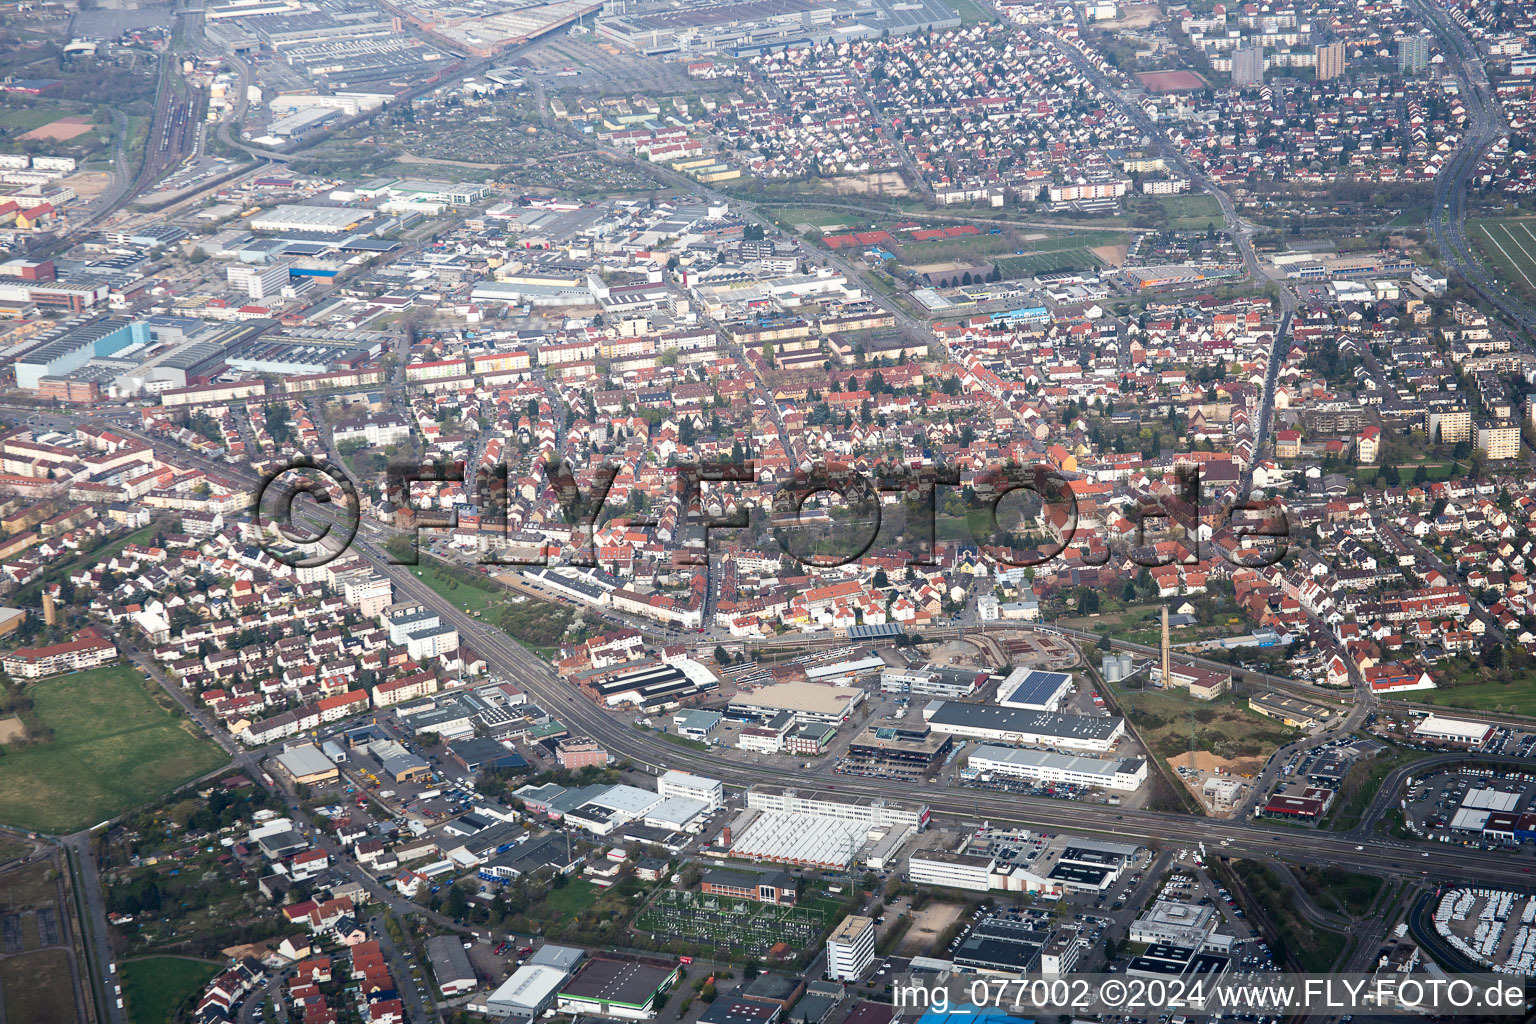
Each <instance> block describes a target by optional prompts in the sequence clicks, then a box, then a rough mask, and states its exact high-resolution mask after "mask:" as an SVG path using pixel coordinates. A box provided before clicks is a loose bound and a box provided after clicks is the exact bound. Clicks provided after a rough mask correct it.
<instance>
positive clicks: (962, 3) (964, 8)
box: [946, 0, 997, 25]
mask: <svg viewBox="0 0 1536 1024" xmlns="http://www.w3.org/2000/svg"><path fill="white" fill-rule="evenodd" d="M946 4H947V6H949V7H951V8H953V9H954V12H955V13H956V14H958V15H960V20H961V21H962V22H964V23H965V24H967V25H974V24H976V23H977V22H978V21H991V20H992V19H993V18H995V17H997V15H996V14H994V13H992V12H991V11H989V10H988V9H987V8H986V6H985V5H984V4H980V3H977V2H976V0H946Z"/></svg>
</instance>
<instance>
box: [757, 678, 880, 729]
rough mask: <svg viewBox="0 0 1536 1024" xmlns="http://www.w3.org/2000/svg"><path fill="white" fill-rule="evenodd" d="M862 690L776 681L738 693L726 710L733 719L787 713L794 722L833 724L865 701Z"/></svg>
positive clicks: (765, 716) (769, 717) (767, 716)
mask: <svg viewBox="0 0 1536 1024" xmlns="http://www.w3.org/2000/svg"><path fill="white" fill-rule="evenodd" d="M864 696H865V693H864V691H863V690H860V689H855V688H852V687H834V686H825V685H822V684H820V683H776V684H774V685H772V686H765V687H763V688H762V689H761V690H758V691H757V692H755V693H743V694H738V695H737V696H736V698H735V699H734V700H732V701H731V705H730V708H729V709H728V710H727V714H729V715H730V716H731V717H732V718H735V719H739V720H741V721H748V722H766V721H768V720H770V719H772V718H773V717H774V716H775V715H778V714H780V713H781V712H786V711H787V712H789V713H790V714H791V715H793V716H794V717H795V720H796V721H797V722H825V723H827V724H829V725H836V724H837V723H839V722H842V721H844V720H845V719H847V717H848V716H849V714H851V713H852V712H853V709H854V708H856V707H858V706H859V704H860V703H862V702H863V700H864Z"/></svg>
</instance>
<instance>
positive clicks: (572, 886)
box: [542, 878, 602, 924]
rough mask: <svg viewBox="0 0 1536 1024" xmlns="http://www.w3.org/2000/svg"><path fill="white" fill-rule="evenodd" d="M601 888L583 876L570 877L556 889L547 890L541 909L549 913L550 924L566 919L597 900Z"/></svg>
mask: <svg viewBox="0 0 1536 1024" xmlns="http://www.w3.org/2000/svg"><path fill="white" fill-rule="evenodd" d="M601 893H602V890H601V889H599V888H598V887H597V886H595V885H593V884H592V883H591V882H589V881H587V880H586V879H584V878H576V879H572V880H571V881H570V882H568V883H567V884H565V885H563V886H561V887H560V888H558V889H551V890H549V895H548V896H546V897H544V903H543V906H542V909H543V910H544V911H545V912H546V913H548V914H550V915H551V916H549V918H548V920H549V922H550V923H551V924H558V923H559V922H561V921H568V920H570V919H571V918H573V917H575V916H576V915H577V914H579V913H581V912H582V911H583V910H586V909H587V908H588V907H590V906H591V905H592V904H594V903H596V902H597V897H598V896H599V895H600V894H601Z"/></svg>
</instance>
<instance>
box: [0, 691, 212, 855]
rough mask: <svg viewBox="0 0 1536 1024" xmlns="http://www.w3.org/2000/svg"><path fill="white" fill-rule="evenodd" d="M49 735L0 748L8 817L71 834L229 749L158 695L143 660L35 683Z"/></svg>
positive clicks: (175, 782)
mask: <svg viewBox="0 0 1536 1024" xmlns="http://www.w3.org/2000/svg"><path fill="white" fill-rule="evenodd" d="M28 691H29V692H30V693H31V695H32V699H33V701H34V702H35V705H36V707H35V712H36V714H37V717H38V718H39V719H40V720H41V721H42V722H43V723H44V724H45V725H47V726H48V727H49V728H51V729H52V730H53V733H54V737H53V739H52V740H51V741H49V742H46V743H41V744H37V745H35V746H29V747H24V748H20V749H7V750H6V752H5V756H4V757H0V821H4V822H6V823H7V824H11V825H17V826H20V827H22V828H34V829H37V830H39V831H42V832H54V833H68V832H74V831H76V830H78V829H81V828H84V827H86V826H88V825H91V824H94V823H95V822H98V821H102V820H104V819H106V818H110V817H112V816H114V815H117V814H120V813H122V812H123V811H126V810H129V809H131V808H133V807H137V806H138V805H140V804H143V803H145V802H147V801H149V800H152V799H154V798H155V797H157V796H159V795H161V794H162V793H165V792H166V791H168V790H170V789H173V788H174V787H176V786H179V785H181V784H182V783H184V782H187V781H189V780H191V779H195V778H197V777H198V776H200V775H203V774H205V773H206V772H210V771H212V770H213V769H215V768H217V767H218V766H219V765H221V764H223V763H224V762H225V761H226V760H227V758H226V757H225V755H224V752H223V751H222V750H220V749H219V748H218V746H217V745H216V744H214V743H213V741H212V740H209V739H207V738H205V737H203V736H202V735H200V734H199V733H197V732H196V731H195V728H196V727H195V726H193V725H192V724H191V723H189V722H184V721H179V720H177V719H176V718H174V717H172V715H171V713H170V712H168V711H166V710H165V709H164V708H162V707H161V706H160V705H158V704H156V703H155V701H154V699H153V698H152V697H150V695H149V691H148V689H146V683H145V682H144V680H143V677H142V676H141V675H140V673H139V671H138V669H135V668H132V667H130V666H127V665H109V666H106V667H105V668H98V669H93V670H91V671H90V672H80V673H76V674H73V675H67V676H60V677H58V678H54V679H46V680H44V681H42V682H40V683H35V684H33V685H32V686H30V687H28Z"/></svg>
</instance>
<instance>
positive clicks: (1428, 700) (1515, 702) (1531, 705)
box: [1403, 679, 1536, 716]
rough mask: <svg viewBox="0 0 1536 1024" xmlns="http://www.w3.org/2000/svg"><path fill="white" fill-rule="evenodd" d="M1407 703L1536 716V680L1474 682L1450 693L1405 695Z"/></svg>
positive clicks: (1426, 692)
mask: <svg viewBox="0 0 1536 1024" xmlns="http://www.w3.org/2000/svg"><path fill="white" fill-rule="evenodd" d="M1403 699H1404V700H1410V701H1413V702H1414V703H1415V704H1434V705H1435V706H1437V707H1447V708H1466V709H1468V710H1469V711H1507V712H1510V713H1511V714H1516V715H1532V716H1536V679H1527V680H1523V681H1521V682H1515V683H1510V684H1509V685H1508V686H1505V685H1504V684H1503V683H1474V684H1472V685H1471V686H1457V687H1454V688H1452V689H1448V690H1415V691H1413V692H1412V693H1405V694H1403Z"/></svg>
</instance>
